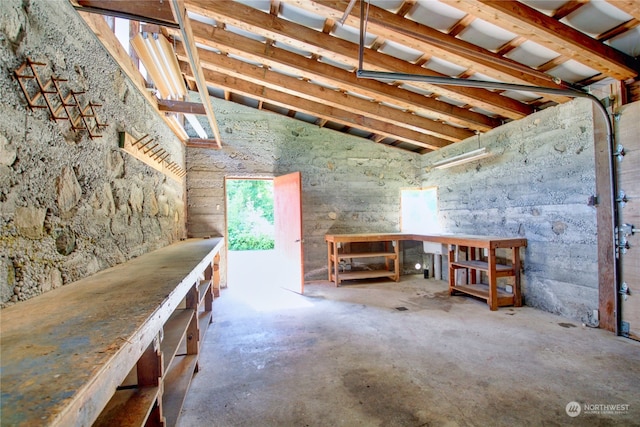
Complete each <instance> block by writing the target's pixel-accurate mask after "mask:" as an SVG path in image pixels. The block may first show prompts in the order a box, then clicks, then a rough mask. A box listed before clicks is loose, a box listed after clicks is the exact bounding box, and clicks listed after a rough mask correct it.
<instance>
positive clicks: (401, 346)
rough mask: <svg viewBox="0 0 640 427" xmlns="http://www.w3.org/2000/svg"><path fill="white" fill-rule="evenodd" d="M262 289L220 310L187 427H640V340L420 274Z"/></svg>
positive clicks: (234, 291) (232, 295)
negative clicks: (297, 289) (493, 305)
mask: <svg viewBox="0 0 640 427" xmlns="http://www.w3.org/2000/svg"><path fill="white" fill-rule="evenodd" d="M264 283H265V282H264V280H256V281H254V282H253V284H252V286H251V287H249V296H248V297H247V296H246V295H245V296H242V293H241V292H240V291H241V290H242V288H238V287H232V288H230V289H226V290H223V292H222V295H221V297H220V298H218V299H217V300H216V301H215V302H214V313H215V314H214V317H215V318H214V322H213V324H212V325H211V326H210V329H209V331H208V333H207V336H206V338H205V340H204V342H203V343H202V356H201V363H200V371H199V372H198V373H197V374H196V375H195V377H194V379H193V383H192V387H191V390H190V392H189V394H188V396H187V398H186V402H185V405H184V409H183V414H182V417H181V419H180V421H179V426H181V427H190V426H426V425H429V426H473V425H480V426H514V425H531V426H540V425H545V426H556V425H583V426H584V425H590V426H591V425H595V426H600V425H602V426H604V425H625V426H628V425H640V386H639V384H640V381H639V380H640V363H639V362H640V351H639V350H640V343H638V342H635V341H631V340H628V339H625V338H620V337H616V336H614V335H613V334H611V333H609V332H605V331H602V330H599V329H593V328H589V327H586V326H583V325H581V324H579V323H576V322H573V321H570V320H567V319H566V318H562V317H558V316H555V315H552V314H549V313H546V312H542V311H540V310H537V309H534V308H531V307H522V308H501V309H500V310H499V311H497V312H491V311H489V309H488V307H487V306H486V304H485V303H484V302H481V301H476V300H473V299H471V298H469V297H464V296H454V297H450V296H449V295H448V292H447V285H446V283H445V282H442V281H436V280H433V279H430V280H426V279H424V278H422V277H421V276H403V278H402V280H401V282H400V283H393V282H378V283H369V284H363V283H362V282H359V283H357V284H349V285H346V286H342V287H340V288H335V287H333V285H332V284H329V283H328V282H315V283H312V284H307V286H306V293H305V295H304V296H300V295H297V294H293V293H290V292H287V291H282V290H279V289H268V288H267V287H264V285H263V284H264ZM246 287H247V286H245V288H246ZM245 290H246V289H245ZM269 299H272V300H273V301H275V302H276V304H275V305H274V306H271V307H270V306H269V304H268V300H269ZM402 308H404V309H402ZM573 401H575V402H578V404H579V407H580V410H581V413H580V414H579V415H577V416H576V417H570V416H569V415H567V412H566V407H567V405H568V404H569V403H570V402H573ZM585 404H586V405H588V406H587V407H585V406H584V405H585ZM599 405H618V406H617V407H615V408H613V407H607V408H606V409H605V408H603V407H602V406H599ZM587 412H591V413H587Z"/></svg>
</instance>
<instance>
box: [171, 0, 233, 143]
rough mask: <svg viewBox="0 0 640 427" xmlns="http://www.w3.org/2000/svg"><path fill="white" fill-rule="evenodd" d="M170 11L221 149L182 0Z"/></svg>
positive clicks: (172, 1)
mask: <svg viewBox="0 0 640 427" xmlns="http://www.w3.org/2000/svg"><path fill="white" fill-rule="evenodd" d="M171 10H172V11H173V15H174V17H175V20H176V22H177V23H178V25H180V33H181V36H182V43H183V45H184V47H185V50H186V52H187V56H188V58H189V65H190V67H191V69H192V70H193V75H194V76H195V79H196V84H197V86H198V92H199V93H200V100H201V102H202V104H203V105H204V109H205V111H206V113H207V119H208V120H209V126H210V127H211V130H212V131H213V136H214V137H215V139H216V141H218V146H219V147H222V137H221V135H220V129H219V128H218V122H217V121H216V116H215V113H214V111H213V105H211V98H210V97H209V90H208V89H207V83H206V80H205V79H204V75H203V74H202V67H201V66H200V59H199V58H198V49H197V48H196V43H195V41H194V38H193V32H192V31H191V22H190V19H189V17H188V16H187V9H186V8H185V6H184V2H183V1H182V0H171Z"/></svg>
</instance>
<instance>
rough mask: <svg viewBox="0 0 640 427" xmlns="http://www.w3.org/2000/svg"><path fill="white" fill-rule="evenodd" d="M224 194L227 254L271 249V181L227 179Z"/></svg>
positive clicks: (272, 225) (273, 243) (273, 237)
mask: <svg viewBox="0 0 640 427" xmlns="http://www.w3.org/2000/svg"><path fill="white" fill-rule="evenodd" d="M226 190H227V239H228V244H229V250H232V251H246V250H269V249H273V248H274V246H275V234H274V222H273V181H272V180H267V179H259V180H258V179H228V180H227V181H226Z"/></svg>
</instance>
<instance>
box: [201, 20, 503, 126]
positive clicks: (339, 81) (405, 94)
mask: <svg viewBox="0 0 640 427" xmlns="http://www.w3.org/2000/svg"><path fill="white" fill-rule="evenodd" d="M192 29H193V34H194V37H195V39H196V41H197V42H198V43H201V44H203V45H208V46H212V47H213V46H215V47H217V48H218V49H223V50H225V51H227V52H230V53H233V54H235V55H239V56H242V57H245V58H247V59H250V60H252V61H256V62H260V63H262V64H264V65H266V66H268V67H274V68H278V69H282V70H285V71H288V72H291V73H295V74H300V75H301V76H302V78H304V79H308V80H315V81H319V82H323V83H326V84H330V85H332V86H339V87H340V88H341V89H342V90H345V91H351V92H356V93H359V94H362V95H365V96H369V97H371V98H374V99H376V100H378V101H381V102H382V101H384V102H388V103H390V104H394V105H398V106H400V107H402V108H405V109H407V110H413V111H425V112H427V111H428V112H429V113H430V114H432V115H434V116H435V117H437V118H438V119H440V120H443V121H450V122H452V123H456V124H459V125H461V126H464V127H468V128H471V129H475V130H480V131H487V130H489V129H492V128H495V127H497V126H500V124H501V122H500V121H499V120H496V119H492V118H490V117H487V116H485V115H482V114H479V113H475V112H473V111H468V110H465V109H463V108H460V107H456V106H453V105H451V104H447V103H443V102H440V101H437V100H435V99H430V98H428V97H425V96H424V95H420V94H417V93H414V92H410V91H401V92H400V93H398V89H397V88H394V87H391V86H390V85H388V84H386V83H382V82H380V81H376V80H367V79H358V78H357V77H356V76H355V75H354V73H352V72H349V71H346V70H341V69H339V68H336V67H334V66H331V65H329V64H324V63H321V62H318V61H316V60H314V59H309V58H302V57H301V56H300V55H297V54H295V53H292V52H288V51H286V50H283V49H278V48H275V47H272V46H265V45H264V44H263V43H261V42H259V41H255V40H250V39H248V38H246V37H242V36H239V35H237V34H233V33H230V32H228V31H221V30H219V29H217V28H213V27H211V26H209V25H206V24H201V23H196V22H193V27H192ZM202 55H207V56H209V54H207V53H205V52H201V56H202Z"/></svg>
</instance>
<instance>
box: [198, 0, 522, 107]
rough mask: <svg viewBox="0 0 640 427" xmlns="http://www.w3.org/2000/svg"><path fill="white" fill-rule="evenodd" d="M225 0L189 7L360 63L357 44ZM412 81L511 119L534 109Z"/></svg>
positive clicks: (386, 67)
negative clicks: (226, 3)
mask: <svg viewBox="0 0 640 427" xmlns="http://www.w3.org/2000/svg"><path fill="white" fill-rule="evenodd" d="M224 3H225V2H224V1H216V2H206V1H205V0H190V1H189V2H188V3H187V6H188V7H189V9H190V10H193V11H194V12H196V13H199V14H201V15H204V16H207V17H210V18H213V19H215V20H216V21H217V22H227V23H229V24H232V25H234V26H237V27H239V28H242V29H244V30H247V31H251V32H253V33H256V34H260V35H261V36H264V37H266V38H271V39H275V40H278V41H281V42H285V43H289V44H292V45H294V46H295V47H298V48H300V49H303V50H306V51H309V52H312V53H316V54H318V55H321V56H324V57H326V58H330V59H333V60H335V61H339V62H342V63H346V64H350V65H352V66H354V67H357V65H358V60H357V58H356V56H357V55H356V54H355V52H357V49H358V46H357V44H354V43H351V42H349V41H346V40H341V39H337V38H335V37H332V36H330V35H327V34H323V33H321V32H319V31H315V30H313V29H311V28H308V27H305V26H303V25H299V24H296V23H294V22H291V21H287V20H284V19H280V18H277V17H274V16H271V15H268V14H265V13H262V14H259V13H255V9H253V8H251V7H248V6H245V5H243V4H240V3H234V5H233V8H229V7H226V5H225V4H224ZM194 24H195V23H194ZM211 28H213V27H211ZM364 59H365V63H366V64H367V67H368V68H370V69H373V70H376V71H391V72H403V73H413V74H423V75H428V76H439V77H443V74H440V73H437V72H435V71H431V70H429V69H426V68H423V67H420V66H417V65H413V64H409V63H408V62H406V61H403V60H401V59H398V58H394V57H392V56H390V55H385V54H382V53H379V52H374V51H371V50H370V49H366V50H365V58H364ZM411 84H412V85H413V86H417V87H421V88H424V89H425V90H429V91H432V92H435V93H437V94H439V95H442V96H446V97H448V98H451V99H456V100H459V101H461V102H464V103H468V104H473V105H475V106H477V107H479V108H482V109H484V110H487V111H491V112H494V113H496V114H498V115H500V116H504V117H508V118H510V119H519V118H522V117H524V116H526V115H529V114H531V113H532V112H533V109H532V108H531V107H530V106H528V105H525V104H523V103H521V102H518V101H516V100H514V99H510V98H506V97H503V96H500V95H499V94H496V93H493V92H491V91H488V90H484V89H477V88H468V87H452V86H441V85H433V84H428V83H422V82H413V83H411Z"/></svg>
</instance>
